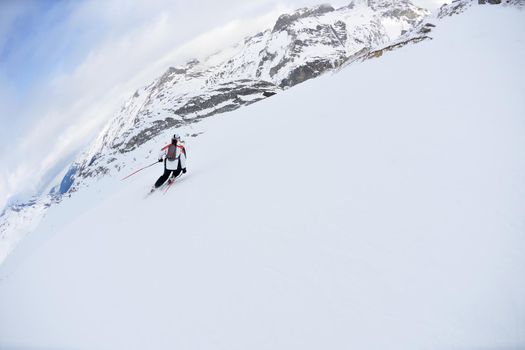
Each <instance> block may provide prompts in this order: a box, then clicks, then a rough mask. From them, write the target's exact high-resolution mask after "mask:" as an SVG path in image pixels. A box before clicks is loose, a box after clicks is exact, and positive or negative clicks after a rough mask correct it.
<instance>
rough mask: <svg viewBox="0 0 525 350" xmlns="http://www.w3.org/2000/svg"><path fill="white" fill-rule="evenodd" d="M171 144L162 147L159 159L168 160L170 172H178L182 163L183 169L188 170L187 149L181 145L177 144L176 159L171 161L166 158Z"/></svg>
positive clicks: (167, 164) (167, 167)
mask: <svg viewBox="0 0 525 350" xmlns="http://www.w3.org/2000/svg"><path fill="white" fill-rule="evenodd" d="M170 146H171V144H169V145H166V146H164V147H162V149H161V150H160V153H159V159H166V169H168V170H177V168H178V166H179V162H180V167H181V169H185V168H186V148H184V145H183V144H181V143H177V149H176V152H175V159H174V160H169V159H167V158H166V156H167V155H168V150H169V148H170Z"/></svg>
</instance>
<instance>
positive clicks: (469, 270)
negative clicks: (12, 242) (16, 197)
mask: <svg viewBox="0 0 525 350" xmlns="http://www.w3.org/2000/svg"><path fill="white" fill-rule="evenodd" d="M488 23H490V25H487V24H488ZM524 29H525V12H523V11H519V10H517V9H516V8H511V7H488V6H487V7H484V6H473V7H472V8H471V9H469V10H468V11H466V12H465V13H463V14H461V15H458V16H453V17H450V18H445V19H443V21H442V23H441V24H440V25H439V26H437V27H436V28H435V32H434V39H433V40H426V41H424V42H421V43H419V44H417V45H409V46H405V47H403V48H402V49H399V50H396V51H393V52H389V53H388V54H385V55H383V56H382V57H381V58H380V59H372V60H368V61H366V62H364V63H363V64H360V65H353V66H350V67H348V68H346V69H345V70H342V71H341V72H340V73H338V74H336V75H331V76H328V75H325V76H323V77H321V78H318V79H315V80H309V81H307V82H305V83H304V84H301V85H299V86H297V87H296V88H294V89H290V90H286V91H284V92H282V93H280V94H278V95H276V96H273V97H271V98H268V99H266V100H263V101H261V102H259V103H257V104H254V105H250V106H248V107H245V108H243V109H240V110H237V111H234V112H232V113H228V114H224V115H222V116H218V117H217V118H214V119H207V120H205V121H203V122H202V123H199V124H195V125H192V126H191V128H192V129H191V131H192V132H193V133H195V134H199V133H200V132H204V133H203V134H200V135H199V136H198V137H195V138H189V139H188V140H187V147H188V155H189V165H188V169H189V174H188V176H186V177H184V178H182V180H181V181H180V182H179V183H177V184H176V185H175V187H174V188H173V189H171V190H170V191H171V192H168V194H167V195H165V196H164V195H162V194H155V195H154V196H151V197H149V198H147V199H144V194H145V192H146V191H147V189H148V188H149V186H150V184H151V183H152V182H153V181H154V180H155V179H156V177H157V176H158V175H160V173H161V169H160V168H159V167H153V168H150V169H148V170H147V171H144V172H143V173H141V174H140V175H137V176H135V177H132V178H130V179H129V180H126V181H125V182H121V181H119V179H118V178H116V177H106V178H104V179H103V180H101V181H100V182H98V183H93V184H91V186H90V187H89V188H86V189H84V190H83V191H79V192H78V193H77V194H76V195H75V196H73V197H72V198H70V199H65V200H64V201H63V202H62V203H61V204H60V205H58V206H53V207H51V208H50V209H49V211H48V214H47V216H46V217H45V218H44V220H43V221H42V223H41V225H40V227H39V228H38V230H37V231H36V232H35V233H33V234H32V235H30V236H28V237H27V238H26V239H25V240H23V242H22V243H21V244H20V247H19V248H17V250H16V251H15V252H14V253H13V254H12V255H11V256H10V257H9V258H8V259H7V261H6V262H5V263H4V264H3V265H2V266H0V279H1V280H0V348H2V349H3V348H6V349H32V348H52V349H166V348H169V349H172V348H175V349H199V348H201V349H298V348H300V349H349V348H359V349H422V348H424V349H451V348H452V349H467V348H468V349H472V348H523V347H525V332H524V330H525V280H524V279H523V276H524V275H525V250H524V249H523V247H524V246H525V220H524V215H523V214H524V212H525V210H524V209H525V182H524V181H523V179H525V140H524V138H523V135H524V134H525V118H524V116H525V102H524V101H525V99H524V97H525V96H524V85H523V81H525V80H524V79H525V67H524V65H523V64H522V58H523V57H524V55H525V40H524V34H525V31H524ZM168 136H169V133H168V132H167V133H166V134H165V135H163V138H156V139H153V140H151V141H150V142H156V143H157V144H158V146H159V147H160V146H162V145H163V143H162V142H163V141H164V140H166V139H168ZM149 147H150V145H148V144H145V146H144V148H143V149H144V150H146V149H148V148H149ZM140 156H141V155H140V151H139V152H137V153H135V154H134V157H138V158H139V159H140ZM148 156H149V157H150V158H148V159H146V157H148ZM142 157H144V159H145V160H144V164H147V163H148V162H150V161H151V158H153V157H155V155H152V156H150V155H149V153H148V152H146V151H144V154H142ZM122 175H124V174H122Z"/></svg>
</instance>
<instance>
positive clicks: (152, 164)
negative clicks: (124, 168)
mask: <svg viewBox="0 0 525 350" xmlns="http://www.w3.org/2000/svg"><path fill="white" fill-rule="evenodd" d="M157 163H158V162H155V163H151V164H150V165H146V166H145V167H143V168H140V169H139V170H136V171H134V172H132V173H131V174H129V175H128V176H126V177H124V178H122V179H121V181H122V180H126V179H127V178H128V177H130V176H132V175H135V174H136V173H138V172H139V171H142V170H144V169H146V168H149V167H150V166H154V165H155V164H157Z"/></svg>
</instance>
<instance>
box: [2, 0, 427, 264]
mask: <svg viewBox="0 0 525 350" xmlns="http://www.w3.org/2000/svg"><path fill="white" fill-rule="evenodd" d="M426 15H428V11H426V10H425V9H422V8H419V7H417V6H415V5H413V4H412V3H411V2H410V1H407V0H368V1H358V0H354V1H352V2H351V3H350V4H349V5H347V6H344V7H341V8H338V9H334V8H333V7H332V6H330V5H320V6H316V7H311V8H302V9H299V10H297V11H295V12H293V13H290V14H283V15H282V16H280V17H279V18H278V20H277V21H276V23H275V25H274V26H273V27H272V28H268V29H267V30H265V31H263V32H260V33H257V34H255V35H253V36H250V37H247V38H246V39H245V40H244V41H242V42H240V43H238V44H237V45H234V46H233V47H229V48H225V49H224V50H222V51H220V52H217V53H215V54H213V55H211V56H209V57H207V58H206V59H205V60H203V61H202V62H200V61H198V60H195V59H194V60H190V61H188V62H187V63H186V64H185V65H183V66H180V67H170V68H169V69H168V70H167V71H166V72H165V73H164V74H163V75H162V76H161V77H159V78H158V79H156V80H155V81H154V82H152V83H151V84H149V85H148V86H145V87H143V88H141V89H139V90H137V91H136V92H135V94H134V95H133V96H132V97H131V98H130V99H129V101H127V102H126V103H125V104H124V106H122V108H121V110H120V111H119V112H118V113H117V114H116V116H115V117H114V118H113V119H112V120H111V121H110V122H109V123H108V124H107V126H106V127H105V128H104V130H103V131H102V132H101V133H100V135H99V137H98V138H97V140H95V142H93V144H92V145H91V147H90V148H89V149H88V150H87V151H86V152H84V153H83V154H82V155H80V156H79V158H78V159H77V160H76V161H75V162H74V164H72V165H71V167H70V168H69V169H68V170H67V173H66V174H65V175H64V179H63V180H62V183H61V184H59V185H57V186H56V187H55V188H53V190H52V192H51V193H49V194H47V195H44V196H41V197H38V198H34V199H32V200H31V201H29V202H28V203H24V204H19V205H15V206H12V207H10V208H7V209H6V210H4V212H3V213H2V215H0V261H1V260H2V259H3V258H4V257H5V256H6V255H7V253H8V252H9V251H11V250H12V248H13V247H14V245H15V244H16V242H17V241H18V240H19V239H20V237H22V236H23V235H24V234H25V233H26V232H29V231H31V230H32V229H33V228H34V227H35V225H37V223H38V221H39V220H40V218H41V217H42V216H43V215H44V211H45V210H46V209H47V208H48V207H49V206H50V205H51V204H52V203H55V202H57V201H60V199H61V198H62V197H63V196H69V195H70V194H71V193H73V192H76V191H78V190H79V189H80V188H82V187H83V186H84V185H85V184H87V183H89V182H91V180H92V179H93V178H100V177H101V176H103V175H108V174H110V173H111V172H113V173H114V172H118V171H120V170H121V169H123V168H126V167H128V168H129V167H130V166H134V165H135V164H134V162H135V161H136V157H134V156H133V152H132V151H134V150H136V149H137V148H138V147H141V146H142V145H143V144H144V143H145V142H147V141H149V140H151V139H153V138H155V137H156V136H158V135H160V134H162V133H164V132H166V130H174V129H179V131H180V132H183V131H186V132H187V133H188V136H191V135H193V136H195V135H194V134H193V133H192V132H191V130H190V129H191V125H193V124H194V123H196V122H199V121H201V120H202V119H203V118H206V117H209V116H212V115H215V114H219V113H224V112H228V111H233V110H235V109H237V108H239V107H242V106H246V105H249V104H252V103H254V102H257V101H260V100H262V99H264V98H266V97H268V96H271V95H274V94H275V93H279V92H280V91H282V90H283V89H287V88H289V87H291V86H294V85H296V84H298V83H301V82H304V81H305V80H308V79H311V78H314V77H317V76H319V75H320V74H322V73H324V72H327V71H330V70H334V69H337V68H339V67H341V66H343V65H347V64H349V63H350V62H353V61H354V60H355V59H356V58H357V57H358V56H359V55H362V54H363V53H367V52H370V51H374V50H375V49H377V48H381V47H384V46H385V45H387V44H388V43H391V42H392V41H394V40H396V39H398V38H399V37H400V36H401V35H402V34H403V33H406V32H407V31H410V30H411V29H412V28H413V27H414V26H415V25H417V24H418V23H420V22H421V21H422V19H423V18H424V16H426ZM405 35H406V34H405ZM155 147H156V146H155ZM22 218H23V219H22Z"/></svg>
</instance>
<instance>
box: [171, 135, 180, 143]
mask: <svg viewBox="0 0 525 350" xmlns="http://www.w3.org/2000/svg"><path fill="white" fill-rule="evenodd" d="M177 141H180V136H179V135H177V134H174V135H173V137H172V138H171V143H176V142H177Z"/></svg>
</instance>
